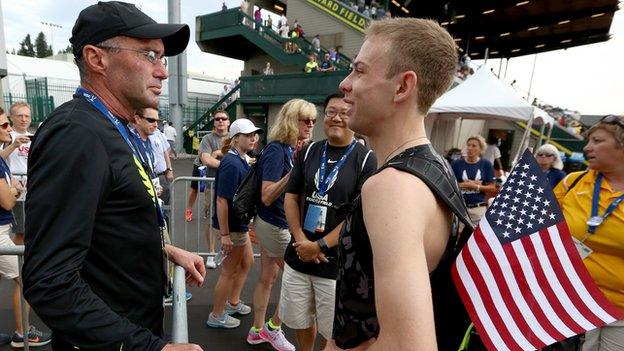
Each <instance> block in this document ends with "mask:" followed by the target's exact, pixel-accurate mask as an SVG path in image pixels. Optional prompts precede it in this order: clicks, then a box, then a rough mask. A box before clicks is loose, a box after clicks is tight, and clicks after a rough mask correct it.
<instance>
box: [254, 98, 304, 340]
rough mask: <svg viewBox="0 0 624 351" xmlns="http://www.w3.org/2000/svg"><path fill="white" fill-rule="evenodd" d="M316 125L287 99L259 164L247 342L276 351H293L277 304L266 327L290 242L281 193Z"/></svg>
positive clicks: (298, 102) (295, 102)
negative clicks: (254, 278)
mask: <svg viewBox="0 0 624 351" xmlns="http://www.w3.org/2000/svg"><path fill="white" fill-rule="evenodd" d="M315 122H316V107H315V106H314V105H313V104H311V103H309V102H307V101H304V100H301V99H294V100H290V101H288V102H287V103H286V104H284V106H283V107H282V109H281V110H280V112H279V113H278V115H277V120H276V122H275V123H274V124H273V126H272V127H271V130H270V131H269V141H270V142H269V144H268V145H267V146H266V147H265V149H264V151H263V153H262V156H261V157H260V159H259V160H258V161H257V162H258V179H259V180H260V181H261V194H260V195H261V199H260V200H261V202H260V204H259V206H258V215H257V216H256V218H255V220H254V226H255V230H256V235H257V237H258V239H259V241H260V256H261V260H260V262H261V266H260V280H259V281H258V284H257V285H256V287H255V289H254V301H253V303H254V323H253V326H252V328H251V329H250V330H249V334H248V336H247V342H248V343H250V344H259V343H262V342H264V341H268V342H270V343H271V345H273V347H275V348H276V349H277V350H294V347H293V346H292V344H290V343H289V342H288V341H287V340H286V338H285V336H284V334H283V332H282V330H281V327H280V326H281V323H282V322H281V319H280V318H279V306H278V307H277V308H276V309H275V312H274V313H273V317H271V319H269V321H268V322H267V323H266V324H265V323H264V320H265V314H266V309H267V304H268V302H269V296H270V294H271V289H272V287H273V284H274V283H275V280H276V279H277V277H278V273H279V270H280V269H283V267H284V252H285V251H286V247H287V246H288V244H289V243H290V238H291V235H290V232H289V231H288V223H287V222H286V215H285V213H284V190H285V189H286V184H287V183H288V179H289V177H290V170H291V168H292V166H293V159H294V158H295V155H296V154H297V153H298V151H299V149H300V148H301V146H302V145H303V143H304V142H305V141H306V140H309V139H310V138H311V137H312V130H313V129H314V123H315Z"/></svg>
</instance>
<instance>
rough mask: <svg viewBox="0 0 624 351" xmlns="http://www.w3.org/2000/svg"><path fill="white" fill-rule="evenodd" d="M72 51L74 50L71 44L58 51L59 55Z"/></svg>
mask: <svg viewBox="0 0 624 351" xmlns="http://www.w3.org/2000/svg"><path fill="white" fill-rule="evenodd" d="M73 51H74V48H73V46H72V45H71V44H69V45H67V47H66V48H65V49H63V50H59V52H58V53H59V54H71V53H72V52H73Z"/></svg>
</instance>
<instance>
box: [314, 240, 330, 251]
mask: <svg viewBox="0 0 624 351" xmlns="http://www.w3.org/2000/svg"><path fill="white" fill-rule="evenodd" d="M316 243H317V244H318V246H319V247H320V248H321V252H322V253H327V251H328V250H329V246H327V243H326V242H325V239H323V238H320V239H318V240H317V241H316Z"/></svg>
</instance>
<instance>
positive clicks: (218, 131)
mask: <svg viewBox="0 0 624 351" xmlns="http://www.w3.org/2000/svg"><path fill="white" fill-rule="evenodd" d="M229 126H230V116H229V115H228V113H227V112H225V111H223V110H218V111H217V112H215V114H214V119H213V127H212V131H211V132H209V133H208V134H206V135H204V137H203V138H202V140H201V142H200V143H199V150H198V152H197V157H196V158H195V160H194V161H193V177H199V169H198V168H199V167H201V166H205V167H206V177H215V175H216V174H217V168H219V164H221V158H222V157H223V154H222V153H221V140H222V139H223V138H224V137H226V136H227V134H228V127H229ZM197 188H198V184H197V182H196V181H193V182H191V191H190V192H189V196H188V206H187V207H186V221H187V222H190V221H191V220H192V219H193V210H192V209H193V205H194V204H195V201H196V200H197ZM204 199H205V201H204V216H203V217H204V218H209V216H210V207H211V206H212V190H211V187H210V186H206V188H205V190H204ZM210 227H211V226H210V225H209V224H208V225H206V229H205V234H206V241H207V242H208V249H209V250H210V252H215V243H216V242H217V239H216V238H215V236H216V235H218V233H213V232H212V229H211V228H210ZM206 267H208V268H216V267H217V266H216V264H215V262H214V257H212V256H208V257H207V258H206Z"/></svg>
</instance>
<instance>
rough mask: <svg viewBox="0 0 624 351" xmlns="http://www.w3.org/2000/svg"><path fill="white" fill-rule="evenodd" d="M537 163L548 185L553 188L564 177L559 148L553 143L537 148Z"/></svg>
mask: <svg viewBox="0 0 624 351" xmlns="http://www.w3.org/2000/svg"><path fill="white" fill-rule="evenodd" d="M536 156H537V164H538V165H539V166H540V169H541V170H542V172H544V173H546V178H548V182H549V183H550V186H551V187H553V189H554V188H555V186H557V184H559V182H560V181H561V179H563V178H565V176H566V173H565V172H564V171H563V161H561V155H560V154H559V150H557V148H556V147H555V146H554V145H551V144H544V145H542V146H540V147H539V148H538V149H537V153H536Z"/></svg>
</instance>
